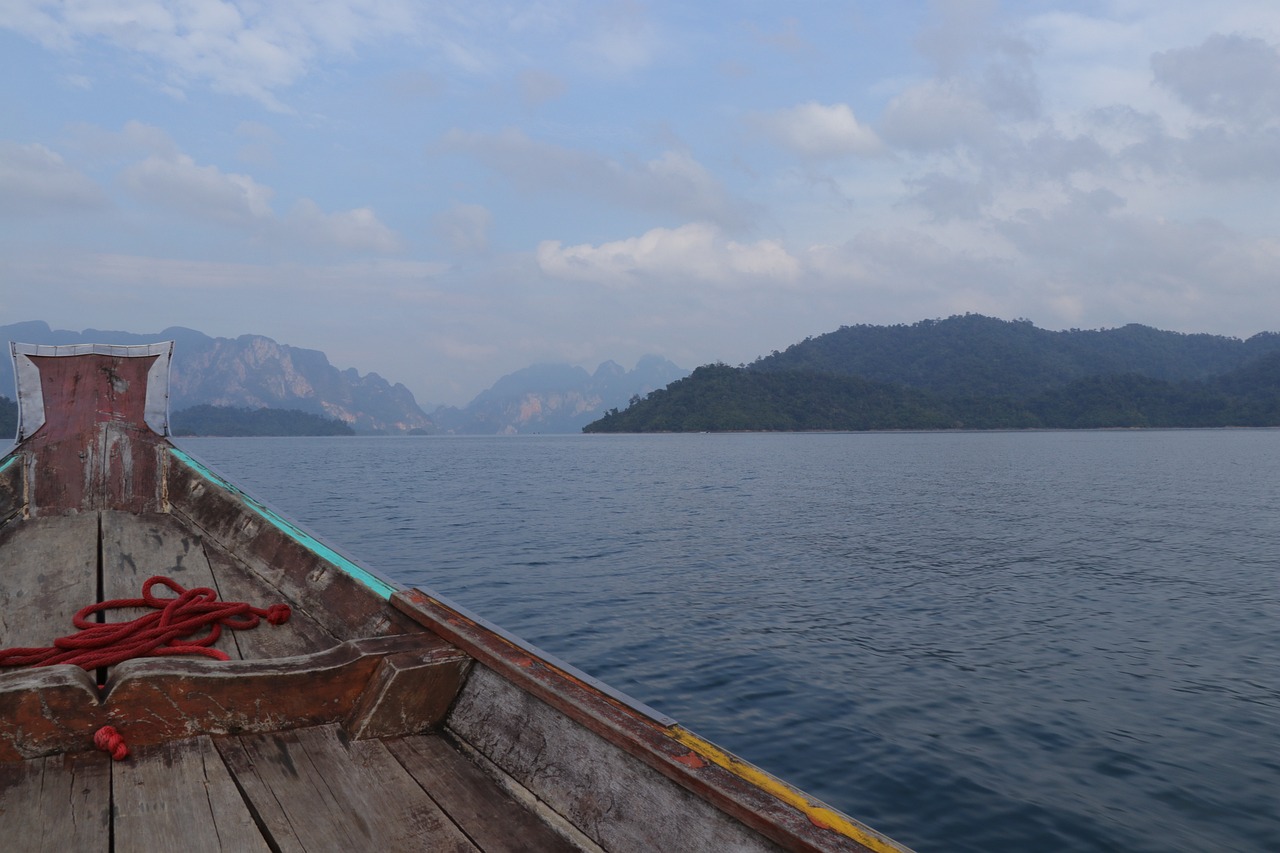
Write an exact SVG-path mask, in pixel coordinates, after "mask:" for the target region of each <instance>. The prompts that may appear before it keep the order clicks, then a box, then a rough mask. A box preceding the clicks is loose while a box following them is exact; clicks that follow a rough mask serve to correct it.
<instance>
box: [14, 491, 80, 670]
mask: <svg viewBox="0 0 1280 853" xmlns="http://www.w3.org/2000/svg"><path fill="white" fill-rule="evenodd" d="M0 553H3V554H4V560H3V562H0V648H12V647H15V646H32V647H46V646H51V645H52V644H53V641H54V640H55V639H57V638H58V637H63V636H66V635H67V634H71V633H74V632H75V626H73V625H72V624H71V617H72V616H74V615H75V613H76V611H77V610H79V609H80V608H82V607H84V606H85V605H88V604H93V603H94V602H95V601H97V600H98V514H97V513H96V512H91V513H85V514H83V515H70V516H63V517H59V518H33V519H29V520H27V521H15V522H11V523H10V524H6V525H5V526H4V527H3V528H0Z"/></svg>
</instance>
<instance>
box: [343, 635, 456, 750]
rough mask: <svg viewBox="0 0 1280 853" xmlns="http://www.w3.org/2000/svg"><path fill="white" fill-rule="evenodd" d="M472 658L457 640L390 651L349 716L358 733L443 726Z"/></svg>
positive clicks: (372, 734)
mask: <svg viewBox="0 0 1280 853" xmlns="http://www.w3.org/2000/svg"><path fill="white" fill-rule="evenodd" d="M470 668H471V658H469V657H467V656H466V655H464V654H462V652H459V651H458V650H457V649H454V648H453V647H452V646H450V647H448V648H444V649H440V650H439V651H437V652H435V653H433V654H427V655H424V654H422V653H420V652H404V653H401V654H397V655H387V656H386V657H385V658H383V659H382V662H381V663H379V664H378V669H377V671H376V672H374V674H373V677H372V678H370V679H369V683H368V685H366V687H365V689H364V693H362V694H361V695H360V698H359V699H358V700H357V701H356V704H355V707H354V708H353V709H352V711H351V715H350V716H349V717H348V718H347V722H346V726H345V727H346V730H347V731H348V732H349V733H350V734H351V736H352V737H354V738H357V739H363V738H380V737H391V736H393V735H402V734H414V733H417V732H425V731H427V730H428V729H431V728H434V727H436V726H438V725H439V724H440V723H441V722H442V721H443V720H444V716H445V714H446V713H447V712H448V711H449V706H450V705H452V704H453V700H454V699H455V698H457V695H458V691H459V690H461V689H462V683H463V680H464V679H465V678H466V675H467V672H468V671H469V670H470Z"/></svg>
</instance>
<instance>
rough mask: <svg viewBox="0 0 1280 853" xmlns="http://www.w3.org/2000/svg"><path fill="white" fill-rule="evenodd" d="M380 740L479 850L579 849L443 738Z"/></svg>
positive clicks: (549, 852) (550, 851) (520, 852)
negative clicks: (384, 741) (384, 742)
mask: <svg viewBox="0 0 1280 853" xmlns="http://www.w3.org/2000/svg"><path fill="white" fill-rule="evenodd" d="M386 745H387V748H388V749H389V750H390V751H391V754H392V755H394V756H395V757H396V759H397V760H398V761H399V762H400V763H401V764H402V765H403V766H404V768H405V769H406V770H408V771H409V773H410V775H412V776H413V778H414V779H416V780H417V781H418V784H420V785H422V787H423V788H425V789H426V790H427V793H429V794H430V795H431V798H432V799H433V800H435V801H436V803H437V804H438V805H439V806H440V808H442V809H443V810H444V812H445V814H447V815H449V817H450V818H451V819H452V820H453V822H454V823H456V824H457V825H458V826H459V827H460V828H461V829H462V831H463V832H465V833H466V834H467V836H468V837H469V838H470V839H471V840H472V841H473V842H475V844H476V846H478V847H479V848H480V849H482V850H484V851H485V853H524V852H525V851H535V850H536V851H547V853H556V851H577V850H579V849H581V848H579V847H578V846H577V845H575V844H572V843H570V842H569V840H568V839H566V838H565V837H564V836H562V835H560V834H559V833H557V832H555V831H554V830H553V829H551V827H549V826H547V825H546V824H545V823H543V821H542V820H541V819H539V818H538V816H537V815H535V814H533V813H531V812H530V811H528V810H527V809H526V808H525V807H524V806H522V805H521V804H520V803H518V802H516V800H515V799H514V798H513V797H511V795H509V794H508V793H507V792H506V791H503V790H502V789H501V788H500V787H499V786H498V785H497V783H495V782H494V781H493V780H492V779H491V778H489V777H488V776H487V775H486V774H485V773H484V771H482V770H481V769H480V768H479V767H477V766H476V765H475V764H474V763H472V762H471V761H470V760H468V759H467V758H466V757H465V756H463V755H462V754H461V753H459V752H458V750H457V749H455V748H454V747H453V746H451V745H450V744H449V743H448V742H446V741H445V739H444V738H442V737H439V736H426V735H415V736H412V737H405V738H396V739H394V740H389V741H386Z"/></svg>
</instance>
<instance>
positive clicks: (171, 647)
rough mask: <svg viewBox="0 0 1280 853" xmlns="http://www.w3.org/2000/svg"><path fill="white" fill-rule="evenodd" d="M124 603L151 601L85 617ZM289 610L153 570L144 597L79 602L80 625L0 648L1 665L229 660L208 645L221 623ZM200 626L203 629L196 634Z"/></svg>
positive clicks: (282, 617) (237, 623)
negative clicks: (117, 614) (127, 614)
mask: <svg viewBox="0 0 1280 853" xmlns="http://www.w3.org/2000/svg"><path fill="white" fill-rule="evenodd" d="M156 584H162V585H164V586H166V587H168V588H169V589H170V590H172V591H173V592H174V593H176V594H177V595H176V597H174V598H160V597H159V596H156V595H153V594H152V593H151V588H152V587H154V586H155V585H156ZM125 607H150V608H152V609H153V610H154V612H152V613H148V614H146V615H144V616H139V617H138V618H137V619H134V620H132V621H130V622H102V623H99V622H90V621H89V617H90V616H92V615H93V614H95V613H105V612H106V611H108V610H117V609H120V608H125ZM289 614H290V611H289V605H287V604H273V605H271V606H270V607H267V608H261V607H254V606H253V605H251V604H246V603H245V602H242V601H239V602H236V601H218V594H217V593H216V592H214V591H213V590H211V589H208V588H207V587H197V588H195V589H183V588H182V587H181V586H179V585H178V584H177V583H176V582H174V581H173V580H172V579H171V578H166V577H159V576H156V577H153V578H148V579H147V581H146V583H144V584H143V585H142V598H117V599H114V600H112V601H103V602H100V603H98V604H90V605H89V606H87V607H83V608H81V609H80V611H79V612H78V613H76V615H75V617H74V618H73V619H72V620H71V621H72V623H73V624H74V625H75V626H76V627H77V628H79V629H80V630H79V631H78V632H77V633H75V634H70V635H68V636H66V637H59V638H58V639H56V640H54V641H53V646H52V647H50V648H43V649H42V648H12V649H3V650H0V666H52V665H53V664H57V663H70V664H75V665H76V666H78V667H81V668H83V669H90V670H92V669H97V668H98V667H103V666H114V665H115V664H118V663H120V662H122V661H126V660H129V659H130V658H138V657H158V656H162V655H205V656H206V657H211V658H214V659H216V660H227V654H226V652H223V651H220V650H218V649H215V648H211V647H212V646H213V644H214V643H216V642H217V641H218V638H219V637H221V636H222V628H223V626H225V627H227V628H230V629H232V630H234V631H243V630H245V629H247V628H253V627H256V626H257V625H258V622H259V621H260V620H262V619H266V620H267V621H268V622H270V623H271V624H272V625H281V624H283V623H285V622H287V621H289ZM201 631H204V632H205V633H204V635H203V636H200V637H196V636H195V635H196V634H197V633H198V632H201Z"/></svg>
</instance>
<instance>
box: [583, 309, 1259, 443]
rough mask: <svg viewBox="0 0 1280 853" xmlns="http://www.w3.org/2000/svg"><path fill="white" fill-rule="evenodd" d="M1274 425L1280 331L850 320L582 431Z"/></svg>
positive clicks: (701, 372) (695, 377)
mask: <svg viewBox="0 0 1280 853" xmlns="http://www.w3.org/2000/svg"><path fill="white" fill-rule="evenodd" d="M1217 426H1280V334H1275V333H1271V332H1268V333H1263V334H1259V335H1255V336H1253V337H1252V338H1250V339H1248V340H1247V341H1241V340H1238V339H1235V338H1228V337H1222V336H1216V335H1203V334H1195V335H1188V334H1180V333H1176V332H1165V331H1160V330H1157V329H1152V328H1149V327H1146V326H1138V325H1131V326H1125V327H1124V328H1121V329H1110V330H1103V331H1083V330H1070V331H1065V332H1053V331H1047V330H1044V329H1038V328H1036V327H1035V326H1034V325H1032V324H1031V323H1030V322H1028V321H1025V320H1018V321H1013V322H1009V321H1004V320H997V319H993V318H990V317H983V316H979V315H965V316H963V317H952V318H949V319H947V320H927V321H923V322H920V323H915V324H913V325H910V326H888V327H885V326H852V327H844V328H842V329H840V330H838V331H836V332H832V333H830V334H827V335H822V336H820V337H816V338H810V339H807V340H805V341H803V342H801V343H798V344H795V345H793V346H791V347H788V348H787V350H786V351H785V352H775V353H773V354H772V355H770V356H767V357H764V358H761V359H758V360H757V361H756V362H754V363H753V364H751V365H744V366H739V367H737V368H733V367H729V366H727V365H723V364H721V365H709V366H706V367H701V368H698V369H697V370H695V371H694V372H693V374H692V375H691V376H689V377H688V378H686V379H684V380H681V381H679V382H675V383H672V384H671V385H669V386H667V388H666V389H665V390H663V391H658V392H654V393H652V394H650V395H648V397H646V398H645V399H643V400H640V401H637V402H635V403H634V404H633V405H631V406H630V407H629V408H627V409H626V410H623V411H617V410H613V411H611V412H609V413H608V414H607V415H606V416H605V417H604V418H602V419H600V420H598V421H596V422H594V423H592V424H590V425H588V426H587V428H586V431H588V432H651V431H676V432H678V431H691V430H696V431H701V430H707V431H715V430H862V429H1023V428H1045V429H1053V428H1091V427H1217Z"/></svg>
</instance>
